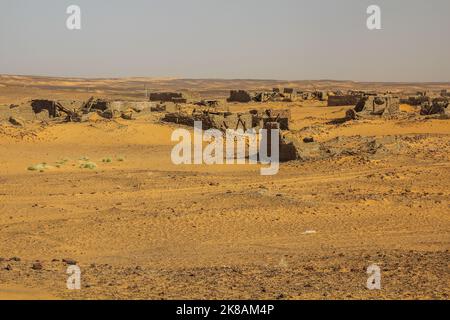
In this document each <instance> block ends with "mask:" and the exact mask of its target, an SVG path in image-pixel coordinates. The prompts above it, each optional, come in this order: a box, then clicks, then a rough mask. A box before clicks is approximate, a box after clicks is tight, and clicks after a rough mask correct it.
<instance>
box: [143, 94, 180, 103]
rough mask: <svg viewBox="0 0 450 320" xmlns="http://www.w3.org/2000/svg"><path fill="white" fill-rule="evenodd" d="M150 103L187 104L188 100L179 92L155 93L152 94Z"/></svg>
mask: <svg viewBox="0 0 450 320" xmlns="http://www.w3.org/2000/svg"><path fill="white" fill-rule="evenodd" d="M150 101H159V102H176V103H186V102H187V99H186V98H184V97H183V94H182V93H178V92H153V93H150Z"/></svg>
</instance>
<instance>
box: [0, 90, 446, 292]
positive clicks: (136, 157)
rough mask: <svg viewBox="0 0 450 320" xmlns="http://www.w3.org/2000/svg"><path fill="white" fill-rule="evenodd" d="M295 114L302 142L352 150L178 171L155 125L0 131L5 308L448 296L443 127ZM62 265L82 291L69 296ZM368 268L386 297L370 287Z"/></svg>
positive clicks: (312, 110) (331, 111) (327, 111)
mask: <svg viewBox="0 0 450 320" xmlns="http://www.w3.org/2000/svg"><path fill="white" fill-rule="evenodd" d="M1 90H3V91H1ZM5 90H6V89H4V88H0V92H4V93H5ZM43 94H45V92H44V93H43ZM7 97H8V96H7V95H6V93H5V97H4V98H3V101H11V98H7ZM8 99H10V100H8ZM10 103H14V101H11V102H10ZM290 107H291V108H292V112H293V118H294V134H296V135H303V134H306V133H307V134H312V135H314V137H315V139H316V140H317V141H319V142H323V143H326V142H327V141H330V140H331V139H333V138H334V137H337V136H347V137H350V138H349V139H350V140H349V146H348V147H349V148H356V149H352V152H349V153H347V154H340V155H337V156H333V157H330V158H327V159H321V160H316V161H309V162H297V161H294V162H289V163H286V164H282V165H281V168H280V172H279V174H278V175H276V176H272V177H263V176H260V175H259V166H253V165H241V166H237V165H234V166H206V165H200V166H174V165H173V164H171V161H170V150H171V146H172V143H171V142H170V134H171V132H172V129H173V128H174V127H173V126H169V125H165V124H161V123H159V122H158V121H157V120H156V118H149V119H139V120H135V121H125V120H117V121H112V122H111V121H105V120H101V121H100V120H99V121H92V122H90V123H82V124H52V125H49V126H45V127H42V126H40V125H38V124H30V125H28V126H27V127H26V128H25V129H23V128H13V127H11V126H10V125H7V124H2V125H0V242H1V243H2V246H0V257H3V259H1V258H0V260H1V261H0V299H3V298H17V297H19V298H44V299H45V298H83V299H84V298H86V299H92V298H105V299H110V298H133V299H161V298H164V299H174V298H189V299H191V298H214V299H215V298H221V299H229V298H230V299H231V298H239V299H247V298H255V299H260V298H267V299H311V298H327V299H328V298H332V299H335V298H340V299H359V298H382V299H383V298H389V299H392V298H395V299H408V298H421V299H431V298H438V299H448V297H449V294H450V264H449V261H450V253H449V251H448V250H449V249H450V219H449V213H450V191H449V188H448V183H449V181H450V162H449V159H450V156H449V155H450V122H449V121H450V120H431V119H428V120H426V119H425V120H424V119H419V118H411V119H403V120H373V121H367V120H365V121H353V122H350V123H346V124H345V125H333V124H329V120H330V119H333V118H338V117H340V116H343V114H344V113H345V108H326V107H320V106H306V107H305V106H300V105H292V106H290ZM236 108H239V106H236ZM305 128H306V129H305ZM302 130H303V131H302ZM304 130H306V131H304ZM311 130H312V131H311ZM30 132H33V134H30ZM385 136H396V139H395V141H394V142H392V141H391V142H386V141H387V140H383V139H384V138H385ZM364 139H369V140H370V139H378V140H377V141H378V142H379V144H381V147H380V148H378V149H377V150H375V151H374V152H367V150H363V149H360V148H361V145H360V144H358V142H361V141H363V140H364ZM355 150H356V152H355ZM83 157H88V158H89V159H90V160H91V161H93V162H95V163H96V164H97V165H98V167H97V168H96V169H94V170H89V169H81V168H79V161H80V160H79V159H81V158H83ZM105 157H109V158H111V159H112V162H111V163H104V162H102V159H104V158H105ZM119 158H120V159H121V160H124V161H118V159H119ZM122 158H123V159H122ZM61 159H66V161H65V162H64V163H63V164H62V165H60V167H59V168H57V167H56V166H55V163H56V162H58V161H59V160H61ZM42 162H46V163H47V164H49V165H52V166H54V167H53V168H51V169H48V170H45V172H35V171H28V170H27V167H29V166H30V165H32V164H35V163H42ZM12 257H19V258H20V261H14V260H11V258H12ZM63 258H72V259H75V260H76V261H77V262H78V265H79V266H80V268H81V271H82V290H80V291H69V290H67V289H66V279H67V275H66V273H65V271H66V268H67V266H66V265H65V263H63V262H62V261H61V260H62V259H63ZM15 260H17V259H15ZM36 260H39V261H40V262H41V263H42V266H43V269H42V270H33V269H32V268H31V266H32V264H33V262H35V261H36ZM373 263H375V264H377V265H379V266H380V267H381V269H382V290H380V291H369V290H367V289H366V287H365V284H366V280H367V277H368V275H367V274H366V269H367V267H368V266H369V265H371V264H373ZM8 266H9V267H8ZM7 269H9V270H7Z"/></svg>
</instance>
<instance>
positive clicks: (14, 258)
mask: <svg viewBox="0 0 450 320" xmlns="http://www.w3.org/2000/svg"><path fill="white" fill-rule="evenodd" d="M9 261H20V258H19V257H12V258H10V259H9Z"/></svg>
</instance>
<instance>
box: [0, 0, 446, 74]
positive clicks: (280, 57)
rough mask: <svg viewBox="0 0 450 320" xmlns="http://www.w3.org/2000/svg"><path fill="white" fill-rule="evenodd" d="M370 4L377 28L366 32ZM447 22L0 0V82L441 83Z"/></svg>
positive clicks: (304, 7)
mask: <svg viewBox="0 0 450 320" xmlns="http://www.w3.org/2000/svg"><path fill="white" fill-rule="evenodd" d="M372 4H376V5H378V6H379V7H380V8H381V26H382V29H381V30H369V29H368V28H367V27H366V20H367V18H368V16H369V15H368V14H367V13H366V10H367V7H368V6H369V5H372ZM70 5H78V6H79V7H80V8H81V30H69V29H67V27H66V20H67V18H68V17H69V15H68V14H67V13H66V9H67V7H68V6H70ZM449 13H450V1H449V0H430V1H425V0H276V1H274V0H129V1H125V0H70V1H67V0H39V1H36V0H0V74H21V75H45V76H64V77H97V78H100V77H177V78H225V79H278V80H320V79H333V80H354V81H392V82H417V81H421V82H448V81H450V41H449V39H450V18H449Z"/></svg>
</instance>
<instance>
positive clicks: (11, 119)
mask: <svg viewBox="0 0 450 320" xmlns="http://www.w3.org/2000/svg"><path fill="white" fill-rule="evenodd" d="M9 122H10V123H11V124H12V125H15V126H18V127H23V126H24V125H25V121H23V119H20V118H16V117H13V116H11V117H9Z"/></svg>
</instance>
